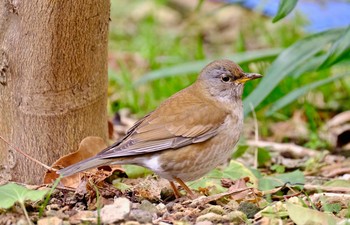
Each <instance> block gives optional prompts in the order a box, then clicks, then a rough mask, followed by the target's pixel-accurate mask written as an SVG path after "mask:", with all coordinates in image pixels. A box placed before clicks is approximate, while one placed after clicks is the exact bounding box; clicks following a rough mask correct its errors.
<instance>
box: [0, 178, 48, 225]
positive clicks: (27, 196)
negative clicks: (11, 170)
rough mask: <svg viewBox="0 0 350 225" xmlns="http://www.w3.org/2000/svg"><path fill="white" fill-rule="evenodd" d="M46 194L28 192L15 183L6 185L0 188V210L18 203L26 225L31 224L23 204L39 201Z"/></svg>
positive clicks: (35, 191)
mask: <svg viewBox="0 0 350 225" xmlns="http://www.w3.org/2000/svg"><path fill="white" fill-rule="evenodd" d="M46 193H47V191H46V190H30V189H28V188H25V187H23V186H20V185H18V184H15V183H8V184H5V185H3V186H0V199H1V201H0V208H4V209H9V208H11V207H12V206H13V205H14V204H15V203H16V202H18V203H19V205H20V207H21V208H22V210H23V213H24V215H25V217H26V219H27V221H28V224H33V223H32V222H31V220H30V218H29V215H28V212H27V209H26V207H25V202H26V201H27V200H28V201H39V200H41V199H42V198H43V197H44V196H45V195H46Z"/></svg>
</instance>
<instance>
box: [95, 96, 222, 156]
mask: <svg viewBox="0 0 350 225" xmlns="http://www.w3.org/2000/svg"><path fill="white" fill-rule="evenodd" d="M181 97H186V99H183V98H181ZM227 114H228V112H227V111H225V110H223V109H220V108H218V107H217V105H216V104H214V103H212V102H208V101H203V100H202V99H200V98H199V97H198V96H193V95H188V94H187V95H186V96H181V93H180V94H179V95H177V96H176V98H171V99H169V100H168V101H166V102H164V103H163V104H162V105H161V106H160V107H159V108H158V109H157V110H155V111H154V112H152V113H150V114H148V115H147V116H146V117H144V118H143V119H141V120H140V121H138V122H137V123H136V124H135V125H134V126H133V127H132V128H131V129H130V130H129V131H128V133H127V135H126V137H125V138H124V139H123V140H122V141H121V142H119V143H117V144H115V145H113V146H111V147H109V148H108V149H106V150H104V151H103V152H101V153H99V157H101V158H114V157H124V156H132V155H141V154H148V153H151V152H157V151H162V150H166V149H176V148H180V147H183V146H186V145H189V144H192V143H199V142H203V141H206V140H208V139H210V138H212V137H213V136H215V135H216V134H217V131H218V128H219V127H220V125H221V124H222V123H224V121H225V119H226V117H227Z"/></svg>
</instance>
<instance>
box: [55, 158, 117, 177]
mask: <svg viewBox="0 0 350 225" xmlns="http://www.w3.org/2000/svg"><path fill="white" fill-rule="evenodd" d="M111 161H112V160H111V159H101V158H99V157H97V156H94V157H91V158H88V159H85V160H83V161H81V162H78V163H76V164H73V165H71V166H68V167H66V168H63V169H61V170H59V171H57V173H58V174H61V175H62V176H64V177H66V176H70V175H73V174H75V173H79V172H82V171H84V170H88V169H91V168H95V167H99V166H103V165H106V164H110V163H111Z"/></svg>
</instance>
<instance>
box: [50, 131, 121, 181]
mask: <svg viewBox="0 0 350 225" xmlns="http://www.w3.org/2000/svg"><path fill="white" fill-rule="evenodd" d="M106 147H107V145H106V144H105V142H104V140H103V139H102V138H100V137H93V136H90V137H86V138H84V139H83V140H82V141H81V143H80V145H79V149H78V150H77V151H75V152H73V153H70V154H68V155H65V156H62V157H61V158H60V159H58V160H57V161H56V162H54V163H53V165H52V168H54V169H61V168H65V167H67V166H70V165H72V164H74V163H77V162H80V161H82V160H84V159H87V158H90V157H92V156H94V155H96V154H97V153H98V152H100V151H101V150H103V149H105V148H106ZM114 168H120V167H114ZM110 170H111V171H113V169H112V168H111V169H110ZM89 171H97V169H91V170H89ZM109 174H111V172H109ZM58 177H59V175H58V174H57V173H56V172H55V171H53V170H51V171H47V172H46V174H45V176H44V183H45V184H48V183H52V182H53V181H54V180H55V179H57V178H58ZM82 177H83V173H77V174H74V175H71V176H68V177H64V178H62V180H61V183H62V184H63V185H64V186H66V187H72V188H77V187H78V185H79V183H80V181H81V178H82ZM105 178H106V177H105ZM105 178H104V179H105Z"/></svg>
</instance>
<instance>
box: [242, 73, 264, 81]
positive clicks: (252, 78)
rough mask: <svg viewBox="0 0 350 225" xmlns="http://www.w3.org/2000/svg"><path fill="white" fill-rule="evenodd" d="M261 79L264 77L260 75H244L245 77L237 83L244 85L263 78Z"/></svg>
mask: <svg viewBox="0 0 350 225" xmlns="http://www.w3.org/2000/svg"><path fill="white" fill-rule="evenodd" d="M261 77H262V75H260V74H258V73H244V74H243V76H242V77H241V78H239V79H238V80H236V81H237V82H238V83H241V84H244V83H245V82H247V81H248V80H254V79H258V78H261Z"/></svg>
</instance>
